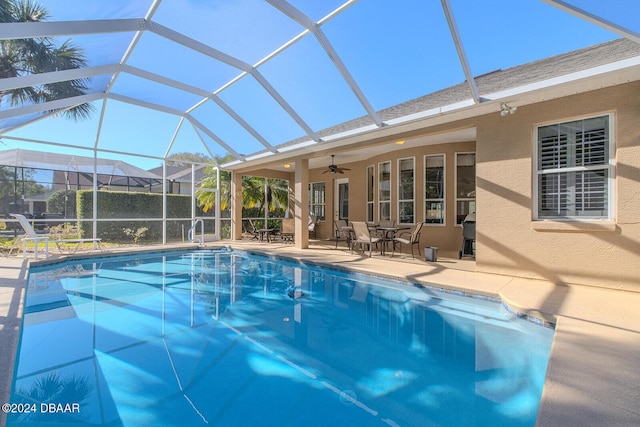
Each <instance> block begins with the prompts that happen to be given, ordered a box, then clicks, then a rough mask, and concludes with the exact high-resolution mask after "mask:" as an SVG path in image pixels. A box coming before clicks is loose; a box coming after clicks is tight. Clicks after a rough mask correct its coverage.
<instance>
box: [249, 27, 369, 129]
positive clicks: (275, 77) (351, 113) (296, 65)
mask: <svg viewBox="0 0 640 427" xmlns="http://www.w3.org/2000/svg"><path fill="white" fill-rule="evenodd" d="M260 71H261V72H262V73H264V76H265V78H267V80H269V81H270V82H271V83H272V84H273V85H274V86H275V88H276V89H277V90H278V92H280V94H281V95H282V96H283V97H284V98H285V99H287V100H288V101H289V103H290V104H291V105H292V106H293V108H295V110H296V111H297V112H298V113H299V114H300V115H301V116H302V118H303V119H305V121H306V122H307V123H308V124H309V126H311V127H312V128H313V129H324V128H326V127H328V126H331V125H335V124H337V123H341V122H344V121H347V120H349V119H350V118H352V117H358V116H361V115H364V114H366V111H365V109H364V108H363V106H362V105H361V104H360V103H359V102H358V99H357V98H356V96H355V95H354V93H353V91H352V90H351V89H350V88H349V86H348V85H347V83H346V82H345V80H344V78H342V76H341V75H340V73H339V71H338V69H337V68H336V67H335V65H334V64H333V62H331V59H330V58H329V56H328V55H327V53H326V52H325V51H324V50H323V49H322V47H321V46H320V43H319V42H318V40H317V39H316V38H315V37H314V36H313V35H309V36H307V37H305V38H304V39H303V40H300V42H298V43H296V44H295V45H293V46H291V47H289V48H288V49H287V50H286V51H284V52H282V53H281V54H280V55H278V56H277V57H275V58H273V59H272V60H271V61H269V62H267V63H265V64H264V65H263V66H262V67H260Z"/></svg>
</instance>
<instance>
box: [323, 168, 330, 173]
mask: <svg viewBox="0 0 640 427" xmlns="http://www.w3.org/2000/svg"><path fill="white" fill-rule="evenodd" d="M327 172H330V171H329V169H327V170H324V171H322V173H327Z"/></svg>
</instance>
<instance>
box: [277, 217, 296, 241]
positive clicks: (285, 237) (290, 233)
mask: <svg viewBox="0 0 640 427" xmlns="http://www.w3.org/2000/svg"><path fill="white" fill-rule="evenodd" d="M295 227H296V226H295V219H293V218H283V219H282V228H281V229H280V237H282V241H283V242H291V243H293V242H294V238H295V235H296V233H295V230H296V228H295Z"/></svg>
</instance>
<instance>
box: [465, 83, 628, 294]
mask: <svg viewBox="0 0 640 427" xmlns="http://www.w3.org/2000/svg"><path fill="white" fill-rule="evenodd" d="M610 112H612V113H613V114H614V116H613V123H614V128H613V133H614V138H615V150H616V151H615V171H616V178H615V181H614V182H615V184H614V189H613V191H614V195H613V197H614V203H613V210H614V212H613V218H614V219H613V221H585V222H576V221H571V222H561V221H534V220H533V218H534V215H533V214H534V197H535V194H534V190H533V186H534V184H533V183H534V179H535V178H534V175H533V174H534V170H535V165H534V163H533V162H534V160H533V159H534V154H533V153H534V152H535V144H534V140H533V138H534V129H535V127H536V126H537V125H540V124H547V123H558V122H565V121H569V120H573V119H579V118H583V117H589V116H594V115H600V114H606V113H610ZM639 118H640V83H638V82H635V83H630V84H625V85H621V86H617V87H613V88H608V89H600V90H594V91H591V92H587V93H583V94H579V95H574V96H570V97H566V98H562V99H556V100H551V101H548V102H544V103H538V104H533V105H530V106H523V107H521V108H518V110H517V112H516V113H515V114H513V115H509V116H506V117H501V116H500V115H499V114H492V115H488V116H484V117H481V118H479V120H478V122H477V158H476V161H477V179H476V186H477V207H478V213H477V221H478V222H477V224H478V235H477V257H476V260H477V266H476V268H477V270H478V271H483V272H491V273H498V274H506V275H515V276H521V277H530V278H543V279H547V280H550V281H552V282H554V283H558V284H562V283H583V284H589V285H595V286H606V287H613V288H623V289H630V290H636V291H638V290H640V125H639V123H640V122H639V121H638V119H639Z"/></svg>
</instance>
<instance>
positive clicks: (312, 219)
mask: <svg viewBox="0 0 640 427" xmlns="http://www.w3.org/2000/svg"><path fill="white" fill-rule="evenodd" d="M318 221H319V220H318V217H317V216H315V215H314V214H312V213H310V214H309V237H313V238H314V239H315V238H316V229H317V228H318Z"/></svg>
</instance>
